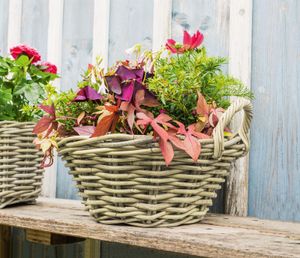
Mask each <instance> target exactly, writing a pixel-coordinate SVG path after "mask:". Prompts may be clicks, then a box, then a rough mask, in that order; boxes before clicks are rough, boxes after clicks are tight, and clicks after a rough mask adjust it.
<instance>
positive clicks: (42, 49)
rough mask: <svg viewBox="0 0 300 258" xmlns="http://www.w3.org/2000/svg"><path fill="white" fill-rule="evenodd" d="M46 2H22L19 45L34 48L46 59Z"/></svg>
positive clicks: (30, 0)
mask: <svg viewBox="0 0 300 258" xmlns="http://www.w3.org/2000/svg"><path fill="white" fill-rule="evenodd" d="M48 14H49V9H48V0H40V1H36V0H23V4H22V19H21V38H20V43H21V42H22V43H24V44H27V45H29V46H32V47H34V48H36V49H37V50H38V51H39V53H40V54H41V56H42V60H46V59H47V37H48V34H47V30H48V17H49V15H48Z"/></svg>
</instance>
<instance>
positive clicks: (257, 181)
mask: <svg viewBox="0 0 300 258" xmlns="http://www.w3.org/2000/svg"><path fill="white" fill-rule="evenodd" d="M253 7H254V9H253V40H252V46H253V47H252V89H253V91H254V94H255V97H256V98H255V100H254V120H253V123H252V132H251V143H252V147H251V152H250V174H249V214H250V215H252V216H258V217H261V218H271V219H281V220H291V221H300V187H299V182H300V173H299V171H300V149H299V145H300V131H299V128H300V111H299V110H300V102H299V99H300V62H299V60H300V30H299V26H300V2H299V1H298V0H290V1H284V0H265V1H259V0H255V1H254V4H253ZM279 35H280V36H279ZM279 38H280V39H279Z"/></svg>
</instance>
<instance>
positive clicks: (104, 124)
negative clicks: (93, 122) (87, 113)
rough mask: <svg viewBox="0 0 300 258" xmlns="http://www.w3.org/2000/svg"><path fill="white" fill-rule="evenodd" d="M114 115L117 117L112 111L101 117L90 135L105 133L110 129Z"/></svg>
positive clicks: (95, 135)
mask: <svg viewBox="0 0 300 258" xmlns="http://www.w3.org/2000/svg"><path fill="white" fill-rule="evenodd" d="M116 116H117V117H119V116H118V115H116V114H115V113H112V114H110V115H108V116H105V117H103V118H102V119H101V121H100V122H99V123H98V125H97V126H96V128H95V132H94V133H93V134H92V136H91V137H98V136H102V135H105V134H107V133H108V132H109V131H110V130H111V128H112V125H113V123H114V121H115V119H116Z"/></svg>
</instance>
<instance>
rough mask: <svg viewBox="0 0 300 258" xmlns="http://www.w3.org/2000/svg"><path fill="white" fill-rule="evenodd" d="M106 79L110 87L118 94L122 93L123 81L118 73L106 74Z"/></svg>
mask: <svg viewBox="0 0 300 258" xmlns="http://www.w3.org/2000/svg"><path fill="white" fill-rule="evenodd" d="M105 80H106V83H107V86H108V88H109V89H110V90H111V91H112V92H113V93H116V94H118V95H120V94H121V93H122V89H121V81H120V79H119V77H118V76H116V75H111V76H105Z"/></svg>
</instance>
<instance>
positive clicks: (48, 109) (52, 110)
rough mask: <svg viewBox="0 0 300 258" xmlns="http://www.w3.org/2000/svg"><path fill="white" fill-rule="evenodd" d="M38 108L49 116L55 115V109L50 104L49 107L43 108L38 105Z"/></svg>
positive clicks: (43, 106)
mask: <svg viewBox="0 0 300 258" xmlns="http://www.w3.org/2000/svg"><path fill="white" fill-rule="evenodd" d="M39 108H40V109H42V110H44V111H45V112H46V113H48V114H49V115H53V116H54V115H55V107H54V105H53V104H52V105H51V106H45V105H42V104H41V105H39Z"/></svg>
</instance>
